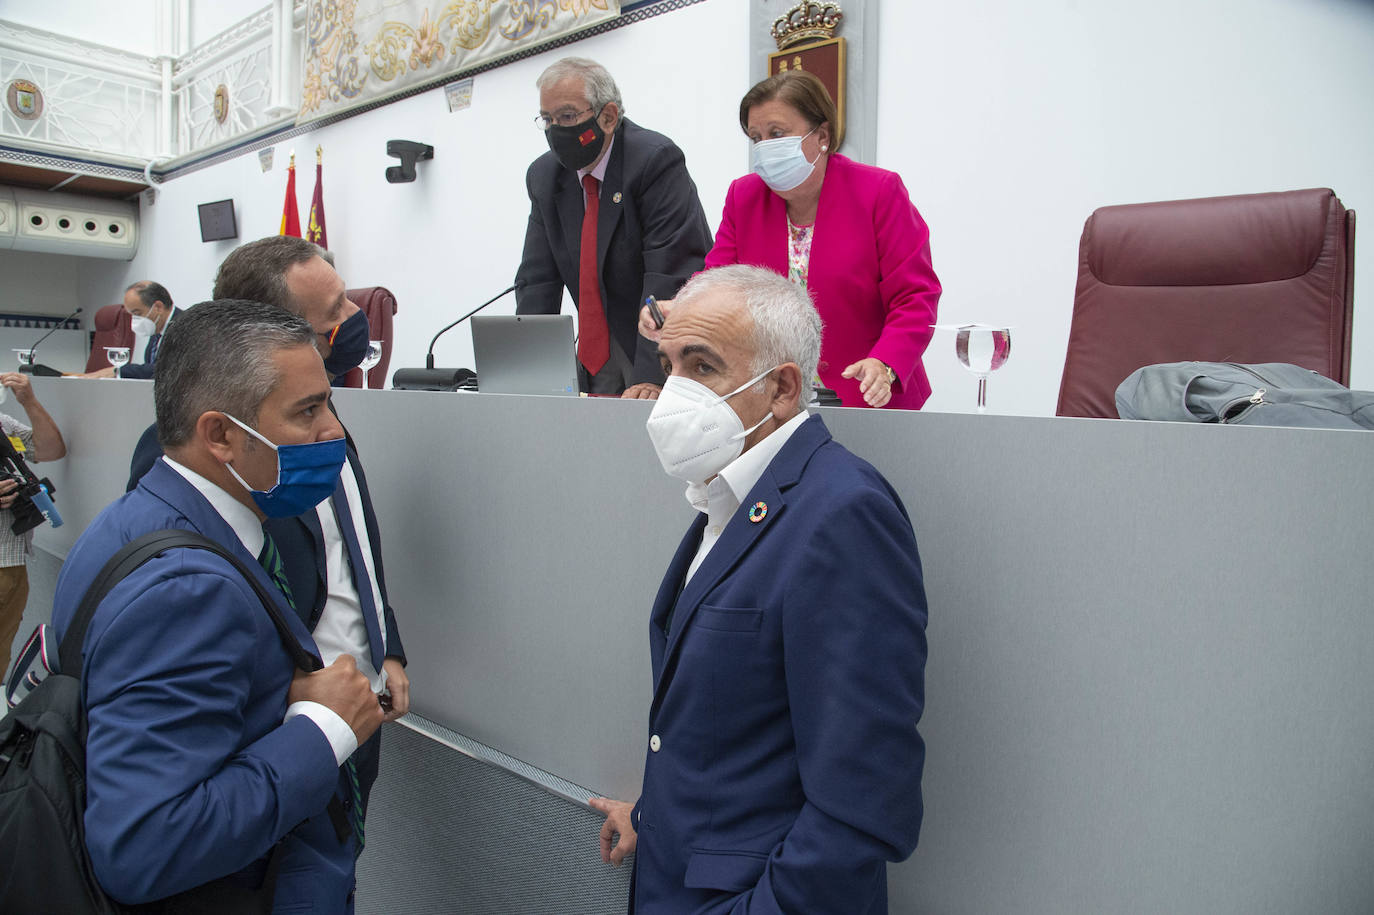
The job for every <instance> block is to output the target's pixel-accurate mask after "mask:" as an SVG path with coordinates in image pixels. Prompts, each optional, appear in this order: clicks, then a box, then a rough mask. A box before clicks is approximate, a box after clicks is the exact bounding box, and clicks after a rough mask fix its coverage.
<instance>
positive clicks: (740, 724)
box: [592, 266, 926, 915]
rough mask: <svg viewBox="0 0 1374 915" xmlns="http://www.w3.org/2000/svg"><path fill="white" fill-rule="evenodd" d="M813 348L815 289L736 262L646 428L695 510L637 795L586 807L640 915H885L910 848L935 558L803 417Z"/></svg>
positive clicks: (683, 345) (659, 630)
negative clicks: (627, 861) (925, 556)
mask: <svg viewBox="0 0 1374 915" xmlns="http://www.w3.org/2000/svg"><path fill="white" fill-rule="evenodd" d="M820 331H821V326H820V318H819V317H818V316H817V314H816V311H815V309H814V308H813V307H812V305H811V302H810V300H809V299H808V298H807V295H806V292H805V291H803V290H802V289H801V288H800V287H798V286H796V285H795V284H793V283H791V282H789V281H788V280H787V279H785V278H784V277H781V276H779V275H777V274H775V273H773V272H771V271H768V270H764V269H761V268H757V267H746V266H731V267H722V268H719V269H716V270H708V271H706V272H704V273H701V274H698V275H697V276H696V277H695V278H693V279H692V280H691V281H690V282H689V283H688V284H687V285H686V286H685V287H683V289H682V292H681V293H679V295H678V297H677V299H676V302H675V306H674V308H673V310H672V311H671V313H670V314H669V316H668V319H667V323H666V324H665V325H664V327H663V331H662V334H661V336H660V339H659V354H660V358H661V359H662V362H663V371H664V373H665V374H666V375H667V376H668V377H667V381H666V382H665V384H664V386H663V392H662V394H661V396H660V397H659V399H658V403H657V404H656V405H655V407H654V411H653V413H652V414H651V415H650V417H649V420H648V433H649V437H650V439H651V440H652V441H653V444H654V448H655V450H656V451H657V453H658V458H659V461H660V462H661V463H662V465H663V469H664V470H665V471H666V472H667V473H668V474H670V475H671V476H674V477H676V478H677V479H679V480H682V481H683V482H685V483H687V484H688V485H687V500H688V502H690V503H691V505H692V507H693V508H694V509H696V510H697V512H699V514H698V515H697V517H696V520H695V522H694V523H693V524H692V526H691V527H690V529H689V530H688V532H687V535H686V536H685V537H684V538H683V540H682V542H681V544H680V545H679V546H678V549H677V554H676V555H675V556H674V557H673V560H672V562H671V563H670V564H669V566H668V572H667V574H666V575H665V576H664V579H663V584H662V586H661V587H660V588H659V592H658V597H657V599H656V600H655V601H654V606H653V612H652V615H651V621H650V625H649V650H650V656H651V659H652V662H653V674H654V692H653V699H652V703H651V705H650V706H649V728H648V733H646V734H645V743H646V745H647V752H646V754H645V764H644V784H643V791H642V794H641V795H640V798H639V802H638V804H636V805H635V806H634V807H633V808H631V807H630V805H629V804H627V803H625V802H621V801H611V800H605V799H594V800H593V801H592V804H593V806H595V807H597V808H598V809H600V810H602V811H604V812H605V813H606V814H607V818H606V822H605V824H604V825H603V827H602V830H601V851H602V856H603V858H605V859H606V860H608V861H610V862H612V863H615V864H619V863H620V862H621V861H622V860H623V859H624V858H625V856H626V855H627V854H628V853H629V852H631V851H634V852H635V865H634V866H635V874H634V880H633V881H632V884H631V885H632V886H633V887H634V891H633V898H632V899H631V903H630V909H631V911H632V912H637V913H640V915H646V913H655V915H659V913H683V915H686V913H694V915H707V913H721V915H724V913H727V912H729V913H742V912H760V913H761V912H768V913H781V912H807V913H813V915H814V913H837V915H838V913H844V915H856V913H858V915H874V913H881V912H886V911H887V869H886V862H888V861H902V860H904V859H905V858H906V857H907V856H909V855H910V854H911V852H912V851H913V850H914V849H915V847H916V839H917V834H918V832H919V830H920V824H921V811H922V808H921V770H922V766H923V763H924V759H925V748H924V744H923V743H922V740H921V737H920V736H919V734H918V733H917V730H916V724H917V722H918V721H919V719H920V717H921V712H922V709H923V706H924V701H925V700H924V671H925V658H926V639H925V626H926V602H925V591H924V588H923V585H922V578H921V561H920V557H919V555H918V554H917V550H916V540H915V537H914V535H913V534H912V530H911V522H910V520H909V519H908V518H907V514H906V510H905V509H904V508H903V507H902V503H901V501H900V499H899V498H898V497H897V493H896V492H895V491H893V489H892V487H891V486H889V485H888V483H887V481H886V480H884V479H883V477H882V476H881V475H880V474H879V473H878V472H877V471H876V470H875V469H874V468H873V467H872V466H870V465H869V464H868V463H867V462H865V461H863V460H861V459H859V458H857V457H855V456H854V455H852V454H850V453H849V452H848V451H846V450H845V449H844V448H843V447H841V446H840V445H839V444H837V443H836V442H834V441H833V440H832V439H831V437H830V433H829V432H828V431H827V430H826V427H825V424H824V423H823V422H822V421H821V419H820V417H819V416H808V414H807V412H806V409H805V407H804V406H803V402H804V401H803V399H802V398H803V395H804V394H805V393H806V392H807V390H808V385H807V384H806V381H807V380H809V379H810V378H811V377H812V376H813V374H814V373H815V370H816V361H817V359H818V358H819V353H820ZM617 838H618V841H617Z"/></svg>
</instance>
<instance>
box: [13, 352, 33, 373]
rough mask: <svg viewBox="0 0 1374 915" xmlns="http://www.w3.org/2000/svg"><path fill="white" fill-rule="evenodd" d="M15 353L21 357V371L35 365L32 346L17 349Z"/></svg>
mask: <svg viewBox="0 0 1374 915" xmlns="http://www.w3.org/2000/svg"><path fill="white" fill-rule="evenodd" d="M14 355H15V356H16V357H17V358H18V359H19V371H21V372H22V371H24V369H25V368H27V367H29V366H31V365H33V349H32V348H29V349H17V350H15V351H14Z"/></svg>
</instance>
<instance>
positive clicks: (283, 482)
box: [224, 413, 347, 518]
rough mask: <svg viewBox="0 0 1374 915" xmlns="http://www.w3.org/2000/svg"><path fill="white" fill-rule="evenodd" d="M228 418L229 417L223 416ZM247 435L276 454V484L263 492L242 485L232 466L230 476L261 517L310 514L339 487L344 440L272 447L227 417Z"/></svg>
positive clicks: (260, 435)
mask: <svg viewBox="0 0 1374 915" xmlns="http://www.w3.org/2000/svg"><path fill="white" fill-rule="evenodd" d="M224 415H225V416H229V414H228V413H226V414H224ZM229 418H230V419H233V420H234V422H236V423H238V425H239V426H240V427H241V428H242V429H243V430H244V431H245V432H247V433H248V434H249V435H251V436H253V437H254V438H256V439H257V440H259V441H260V442H262V443H263V444H264V445H266V446H267V447H268V448H271V449H272V450H273V451H275V452H277V483H276V485H275V486H273V487H272V488H271V489H269V490H267V491H266V492H264V491H262V490H259V489H254V488H253V487H251V486H249V485H248V484H247V483H246V482H244V479H243V477H241V476H239V474H238V471H237V470H235V469H234V468H233V467H232V466H230V465H228V464H226V465H225V466H226V467H229V472H230V473H232V474H233V475H234V479H236V480H238V481H239V485H240V486H242V487H243V488H244V489H246V490H248V494H249V495H250V496H252V497H253V501H254V502H255V503H256V504H257V506H258V508H259V509H260V510H261V511H262V513H263V514H264V515H266V516H267V517H269V518H294V517H295V516H296V515H300V514H304V513H305V512H308V511H310V509H312V508H314V507H315V506H316V505H319V504H320V503H321V502H323V501H324V500H325V499H327V498H329V495H330V493H332V492H333V491H334V488H335V487H336V486H338V485H339V472H340V471H341V470H343V464H344V457H345V453H344V449H345V448H346V447H347V446H346V445H345V439H342V438H333V439H329V440H327V441H323V442H305V443H304V444H300V445H274V444H272V443H271V442H269V441H268V440H267V439H265V438H263V436H262V434H261V433H260V432H258V431H257V430H256V429H253V428H252V427H250V426H248V425H247V424H246V423H243V422H240V421H239V420H237V419H234V417H232V416H229Z"/></svg>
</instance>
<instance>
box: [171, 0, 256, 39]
mask: <svg viewBox="0 0 1374 915" xmlns="http://www.w3.org/2000/svg"><path fill="white" fill-rule="evenodd" d="M269 5H270V4H268V3H266V2H264V0H190V3H188V4H187V13H188V14H189V15H190V18H191V23H190V25H191V28H190V33H191V47H192V48H195V47H199V46H200V45H203V44H205V42H207V41H209V40H210V39H211V38H214V37H215V36H216V35H218V34H219V33H220V32H223V31H224V30H225V29H227V28H229V27H230V26H232V25H237V24H238V23H240V22H242V21H243V20H244V19H247V18H248V17H249V16H251V15H253V14H254V13H256V12H258V11H259V10H264V9H267V7H268V6H269Z"/></svg>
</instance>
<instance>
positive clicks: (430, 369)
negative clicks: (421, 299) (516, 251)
mask: <svg viewBox="0 0 1374 915" xmlns="http://www.w3.org/2000/svg"><path fill="white" fill-rule="evenodd" d="M514 291H515V286H514V284H512V285H510V286H507V287H506V288H505V289H502V290H501V291H500V292H498V293H497V294H496V295H494V296H492V297H491V298H489V299H487V300H486V301H485V302H483V303H482V304H481V305H478V306H477V307H476V308H474V309H473V310H472V311H470V312H468V313H467V314H465V315H463V316H462V317H461V318H459V319H458V320H457V321H454V322H453V323H452V324H449V325H447V326H445V327H443V328H441V329H440V330H439V332H438V333H437V334H435V335H434V339H433V340H430V341H429V350H428V351H427V352H426V353H425V367H424V368H422V369H397V370H396V373H395V374H394V375H392V376H391V387H392V388H393V389H395V390H401V391H456V390H458V387H459V386H460V385H462V384H463V383H464V382H465V381H467V380H468V379H470V378H476V377H477V376H476V375H475V374H473V373H472V372H471V371H469V370H468V369H436V368H435V367H434V344H436V343H438V342H439V338H440V337H442V336H443V335H444V334H446V333H448V332H449V331H451V330H453V328H455V327H457V326H458V325H459V324H462V323H463V322H464V321H466V320H467V319H468V318H470V317H472V316H473V315H475V314H477V312H479V311H481V310H482V309H483V308H486V307H487V306H488V305H490V304H491V303H492V302H495V301H496V300H497V299H499V298H501V297H502V296H505V295H508V294H510V293H512V292H514Z"/></svg>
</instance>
